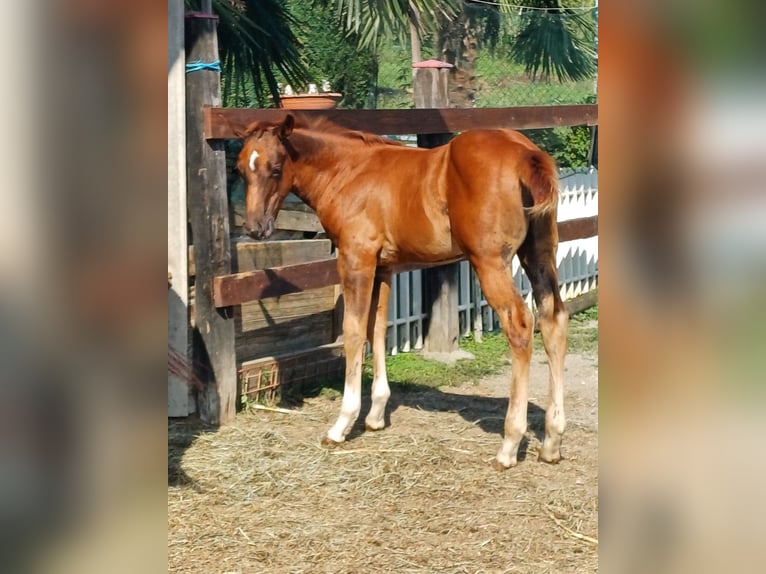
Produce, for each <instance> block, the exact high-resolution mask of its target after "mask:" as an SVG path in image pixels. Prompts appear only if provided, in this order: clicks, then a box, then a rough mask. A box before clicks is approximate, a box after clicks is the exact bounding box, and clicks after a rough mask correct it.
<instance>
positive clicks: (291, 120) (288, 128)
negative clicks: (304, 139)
mask: <svg viewBox="0 0 766 574" xmlns="http://www.w3.org/2000/svg"><path fill="white" fill-rule="evenodd" d="M294 127H295V117H293V115H292V114H287V116H285V121H284V122H282V125H281V126H279V137H280V138H281V139H285V138H288V137H290V134H291V133H293V128H294Z"/></svg>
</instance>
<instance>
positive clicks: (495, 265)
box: [471, 255, 534, 470]
mask: <svg viewBox="0 0 766 574" xmlns="http://www.w3.org/2000/svg"><path fill="white" fill-rule="evenodd" d="M471 263H472V264H473V266H474V269H476V273H477V274H478V276H479V280H480V281H481V289H482V291H483V292H484V296H485V297H486V298H487V302H488V303H489V304H490V305H491V306H492V307H493V308H494V310H495V311H496V312H497V315H498V318H499V320H500V325H501V326H502V328H503V332H504V333H505V336H506V337H507V339H508V343H509V345H510V347H511V388H510V393H509V398H508V411H507V412H506V415H505V433H504V435H503V444H502V446H501V447H500V450H499V451H498V453H497V458H496V460H495V467H496V468H497V469H498V470H504V469H506V468H510V467H512V466H515V465H516V453H517V451H518V449H519V443H520V442H521V439H522V438H523V436H524V433H525V432H526V430H527V386H528V383H529V361H530V359H531V356H532V331H533V327H534V317H533V316H532V312H531V311H530V310H529V308H528V307H527V305H526V303H525V302H524V299H522V297H521V295H520V294H519V292H518V290H517V289H516V286H515V285H514V283H513V276H512V274H511V268H510V265H509V261H508V257H507V256H506V257H502V256H500V255H498V256H496V257H491V258H487V257H471Z"/></svg>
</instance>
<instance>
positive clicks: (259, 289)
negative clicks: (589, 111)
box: [213, 259, 340, 307]
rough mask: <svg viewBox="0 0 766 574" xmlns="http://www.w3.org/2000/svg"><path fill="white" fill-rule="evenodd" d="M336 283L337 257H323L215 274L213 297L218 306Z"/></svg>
mask: <svg viewBox="0 0 766 574" xmlns="http://www.w3.org/2000/svg"><path fill="white" fill-rule="evenodd" d="M339 282H340V277H339V275H338V262H337V260H336V259H325V260H324V261H315V262H313V263H300V264H298V265H287V266H284V267H274V268H273V269H264V270H263V271H250V272H247V273H236V274H233V275H223V276H221V277H216V278H214V279H213V300H214V301H215V305H216V306H217V307H228V306H229V305H239V304H240V303H244V302H246V301H253V300H255V299H265V298H267V297H278V296H280V295H287V294H288V293H298V292H300V291H305V290H306V289H318V288H320V287H327V286H330V285H336V284H338V283H339Z"/></svg>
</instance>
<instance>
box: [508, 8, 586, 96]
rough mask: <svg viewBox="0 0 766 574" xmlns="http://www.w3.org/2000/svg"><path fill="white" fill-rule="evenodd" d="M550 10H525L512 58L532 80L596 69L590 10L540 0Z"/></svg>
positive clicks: (580, 75)
mask: <svg viewBox="0 0 766 574" xmlns="http://www.w3.org/2000/svg"><path fill="white" fill-rule="evenodd" d="M541 4H543V5H545V6H546V7H550V8H551V10H550V11H539V10H527V11H526V12H524V13H523V14H522V16H521V17H522V24H521V30H520V31H519V33H518V34H517V36H516V37H515V38H514V40H513V44H512V47H511V57H512V58H513V59H514V60H515V61H517V62H519V63H520V64H523V65H524V69H525V72H526V73H527V74H528V75H530V76H531V77H532V78H533V79H541V80H544V81H549V80H550V78H551V76H555V77H556V78H557V79H558V80H559V81H560V82H564V81H578V80H584V79H587V78H590V77H592V76H593V74H594V73H595V71H596V49H595V37H596V22H595V20H594V18H593V16H592V14H591V13H589V12H587V11H583V10H579V9H576V8H563V7H561V6H560V3H559V0H543V1H542V2H541Z"/></svg>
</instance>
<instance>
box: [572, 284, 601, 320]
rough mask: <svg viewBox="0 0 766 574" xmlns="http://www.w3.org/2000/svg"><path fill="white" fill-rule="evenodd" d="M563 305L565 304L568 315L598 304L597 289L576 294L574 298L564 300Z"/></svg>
mask: <svg viewBox="0 0 766 574" xmlns="http://www.w3.org/2000/svg"><path fill="white" fill-rule="evenodd" d="M564 305H566V308H567V311H569V314H570V315H574V314H575V313H579V312H580V311H585V309H590V308H591V307H595V306H596V305H598V289H593V290H592V291H588V292H587V293H583V294H582V295H578V296H577V297H575V298H574V299H570V300H569V301H564Z"/></svg>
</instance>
